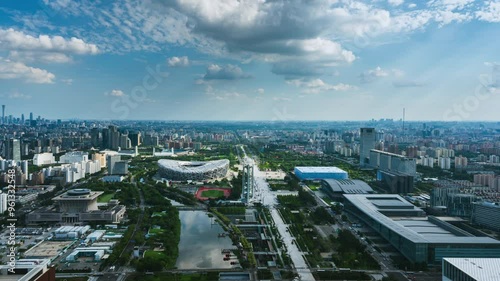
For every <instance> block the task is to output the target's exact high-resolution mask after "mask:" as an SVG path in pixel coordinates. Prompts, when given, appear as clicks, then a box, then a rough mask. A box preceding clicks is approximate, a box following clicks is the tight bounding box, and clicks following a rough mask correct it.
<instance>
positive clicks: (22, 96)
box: [9, 91, 31, 100]
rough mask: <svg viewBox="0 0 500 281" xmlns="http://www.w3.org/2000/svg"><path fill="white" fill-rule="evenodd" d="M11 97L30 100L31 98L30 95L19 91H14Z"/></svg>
mask: <svg viewBox="0 0 500 281" xmlns="http://www.w3.org/2000/svg"><path fill="white" fill-rule="evenodd" d="M9 99H23V100H29V99H31V96H30V95H26V94H23V93H20V92H18V91H15V92H12V93H10V94H9Z"/></svg>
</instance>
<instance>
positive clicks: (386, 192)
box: [0, 114, 500, 280]
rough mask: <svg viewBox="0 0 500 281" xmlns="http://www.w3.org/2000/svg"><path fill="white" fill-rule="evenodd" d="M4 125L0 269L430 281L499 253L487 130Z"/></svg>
mask: <svg viewBox="0 0 500 281" xmlns="http://www.w3.org/2000/svg"><path fill="white" fill-rule="evenodd" d="M30 116H33V114H30ZM1 123H2V125H1V127H0V128H1V129H0V130H1V133H2V136H3V138H2V140H1V144H2V145H1V147H2V150H1V151H2V158H1V160H0V171H1V172H0V182H2V186H3V191H2V193H1V194H0V196H1V197H0V198H1V200H0V210H1V213H2V214H3V220H2V225H3V226H4V230H3V234H2V236H1V239H2V241H1V243H2V244H3V245H5V246H4V247H3V249H4V254H2V259H3V260H2V262H3V264H5V266H3V271H2V272H3V273H7V270H8V266H9V261H12V259H11V257H10V256H9V248H10V246H9V245H15V247H16V248H15V260H16V265H15V267H16V274H21V275H24V274H26V276H31V275H30V274H41V273H39V272H45V273H46V274H49V275H50V274H52V275H53V276H55V277H56V278H57V280H59V279H62V278H64V279H67V280H87V278H89V279H88V280H133V279H137V277H138V276H141V279H140V280H179V279H178V278H191V279H187V280H229V279H231V280H270V279H278V280H340V279H342V280H441V275H442V274H444V270H445V269H446V268H449V267H456V268H461V267H463V263H464V259H465V260H472V261H475V262H476V263H481V261H482V260H484V258H496V257H499V255H500V241H499V240H498V238H500V233H499V231H500V206H499V202H500V196H499V195H500V192H499V184H500V176H499V172H500V161H499V155H500V134H499V130H500V124H499V123H498V122H497V123H492V122H481V123H479V122H471V123H463V122H452V123H447V122H408V121H406V122H404V121H403V120H392V119H383V120H371V121H366V122H326V121H325V122H281V121H279V122H229V121H228V122H203V121H197V122H182V121H177V122H164V121H106V122H104V121H92V120H89V121H83V120H82V121H62V120H47V119H44V118H43V117H37V118H36V119H33V118H32V117H30V118H29V119H24V118H23V116H21V117H16V116H14V117H13V116H9V117H6V116H5V115H4V116H2V122H1ZM11 179H14V181H11ZM13 185H14V186H15V188H14V189H15V192H14V193H11V192H10V191H9V190H10V189H12V186H13ZM11 194H14V195H15V196H14V197H11V196H10V195H11ZM11 202H14V203H11ZM14 205H15V208H14V209H12V208H10V207H11V206H14ZM14 218H15V225H16V227H15V233H14V234H11V229H10V228H9V227H8V225H9V223H11V221H13V220H12V219H14ZM12 237H14V239H15V240H14V241H15V243H13V244H11V243H10V240H9V239H11V238H12ZM482 266H486V265H482ZM33 272H35V273H33ZM182 276H184V277H182ZM172 278H177V279H172ZM16 280H17V279H16ZM19 280H25V279H19ZM26 280H28V279H26ZM37 280H38V279H37ZM44 280H45V279H44ZM47 280H52V279H47ZM182 280H184V279H182Z"/></svg>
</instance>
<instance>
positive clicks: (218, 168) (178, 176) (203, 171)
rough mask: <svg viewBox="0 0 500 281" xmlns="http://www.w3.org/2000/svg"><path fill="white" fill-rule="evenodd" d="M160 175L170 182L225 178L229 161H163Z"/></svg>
mask: <svg viewBox="0 0 500 281" xmlns="http://www.w3.org/2000/svg"><path fill="white" fill-rule="evenodd" d="M158 167H159V173H160V175H161V176H162V177H164V178H167V179H170V180H207V179H217V178H223V177H225V176H226V174H227V170H228V169H229V160H227V159H222V160H214V161H177V160H170V159H161V160H159V161H158Z"/></svg>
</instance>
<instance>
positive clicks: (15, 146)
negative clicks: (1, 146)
mask: <svg viewBox="0 0 500 281" xmlns="http://www.w3.org/2000/svg"><path fill="white" fill-rule="evenodd" d="M5 158H6V159H8V160H15V161H21V141H19V140H18V139H10V140H8V141H7V143H6V147H5Z"/></svg>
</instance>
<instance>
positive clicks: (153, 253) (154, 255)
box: [144, 250, 165, 260]
mask: <svg viewBox="0 0 500 281" xmlns="http://www.w3.org/2000/svg"><path fill="white" fill-rule="evenodd" d="M144 257H152V258H154V259H160V260H161V259H163V258H164V257H165V254H164V253H163V252H158V251H152V250H147V251H146V252H145V253H144Z"/></svg>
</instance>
